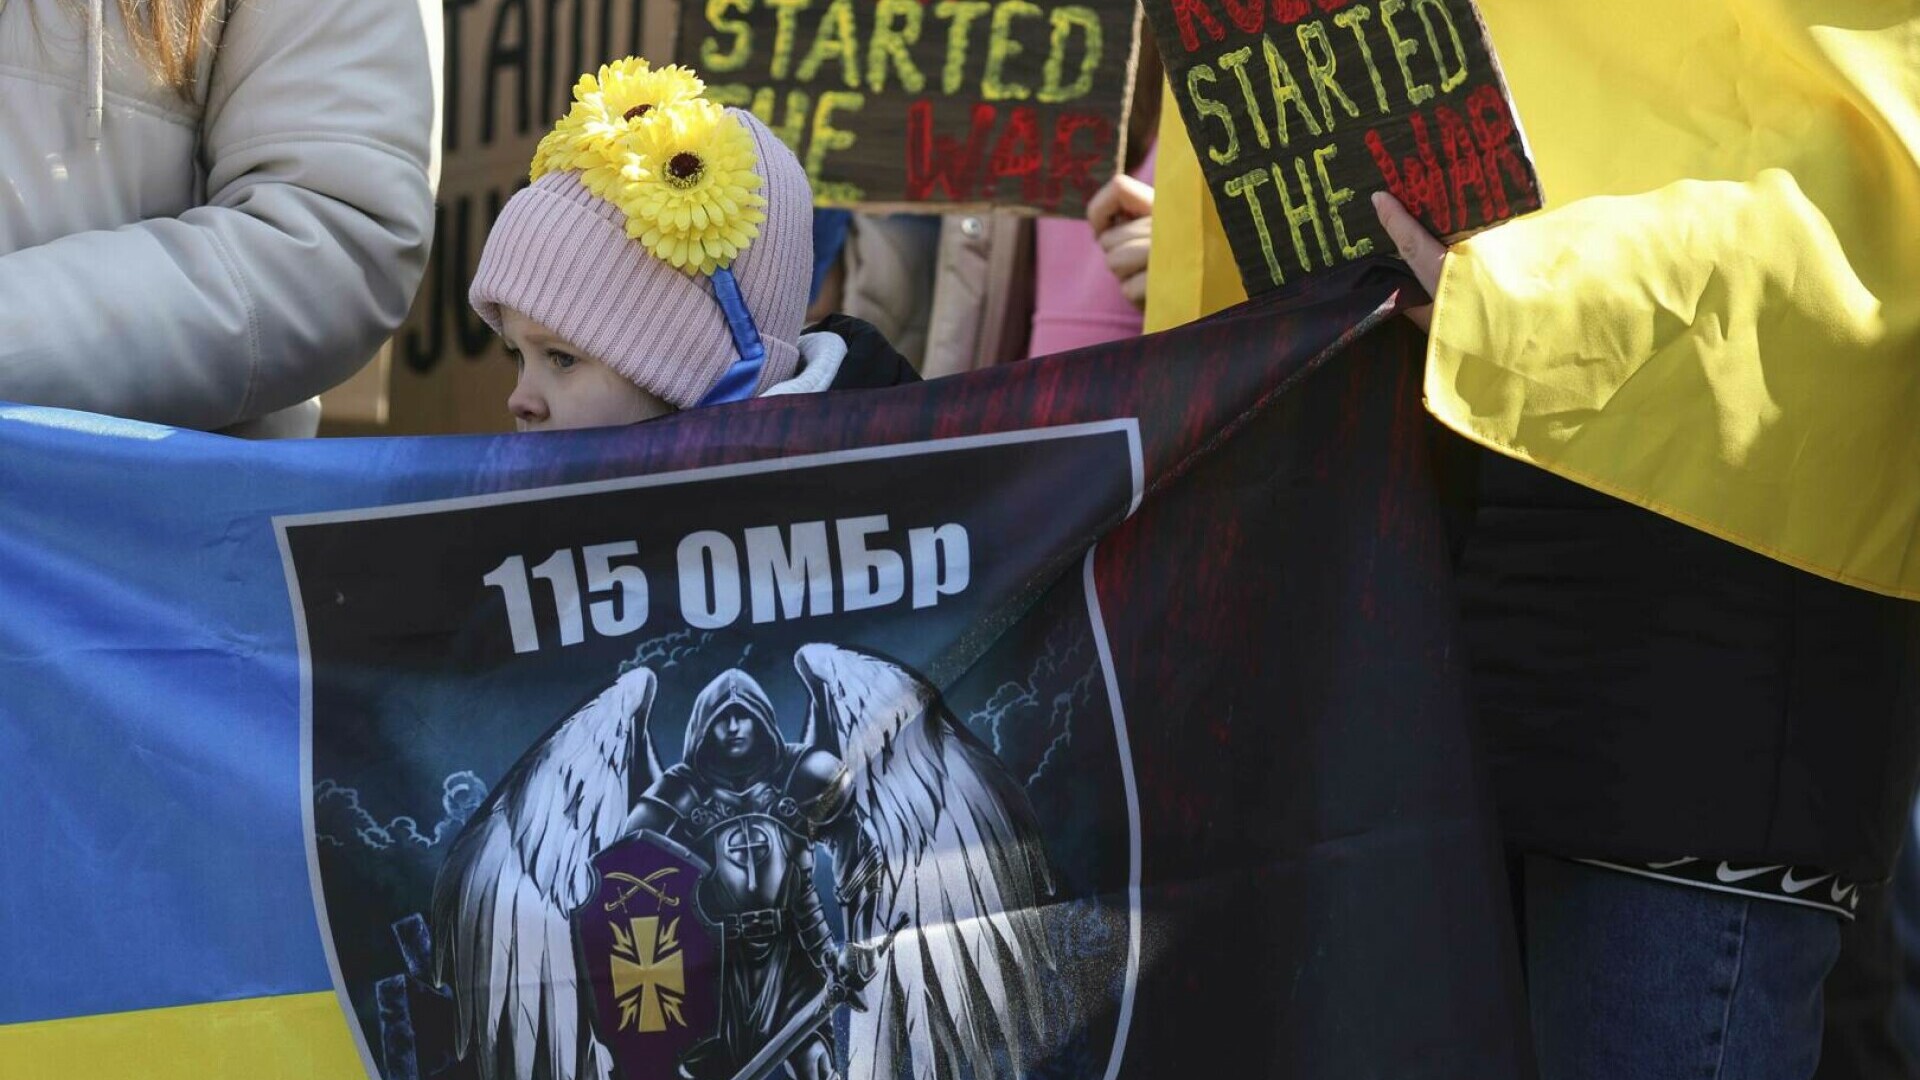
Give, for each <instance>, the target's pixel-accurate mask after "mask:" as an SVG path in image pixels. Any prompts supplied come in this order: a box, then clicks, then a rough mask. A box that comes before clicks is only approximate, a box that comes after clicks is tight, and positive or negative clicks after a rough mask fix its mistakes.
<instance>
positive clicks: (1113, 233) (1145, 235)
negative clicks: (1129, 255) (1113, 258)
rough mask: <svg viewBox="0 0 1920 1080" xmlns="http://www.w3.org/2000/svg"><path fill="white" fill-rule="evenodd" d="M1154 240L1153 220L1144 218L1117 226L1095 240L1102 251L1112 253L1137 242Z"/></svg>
mask: <svg viewBox="0 0 1920 1080" xmlns="http://www.w3.org/2000/svg"><path fill="white" fill-rule="evenodd" d="M1152 238H1153V219H1152V218H1150V217H1144V218H1134V219H1133V220H1131V221H1126V222H1122V223H1121V224H1119V225H1115V226H1114V227H1113V228H1111V229H1108V230H1107V231H1106V232H1103V233H1101V234H1100V235H1098V236H1096V237H1094V240H1095V241H1096V242H1097V243H1098V244H1099V245H1100V250H1102V251H1108V252H1110V251H1112V250H1113V249H1114V248H1117V247H1121V246H1123V245H1126V244H1131V243H1135V242H1137V241H1148V240H1151V239H1152Z"/></svg>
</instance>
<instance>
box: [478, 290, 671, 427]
mask: <svg viewBox="0 0 1920 1080" xmlns="http://www.w3.org/2000/svg"><path fill="white" fill-rule="evenodd" d="M500 336H501V337H502V338H504V339H505V340H506V343H507V350H508V351H509V352H510V353H512V354H513V359H514V363H515V364H516V365H517V366H518V367H519V369H520V381H519V382H518V383H516V384H515V385H514V388H513V393H512V394H511V395H509V396H508V397H507V411H508V412H511V413H513V426H514V428H515V430H518V431H560V430H563V429H566V428H589V427H615V426H618V425H621V424H637V423H639V422H640V421H642V420H651V419H653V418H654V417H656V416H665V415H666V414H668V413H670V412H673V411H674V409H673V406H672V405H669V404H667V403H666V402H664V401H662V400H660V399H659V398H657V397H654V396H653V395H652V394H649V393H647V392H646V391H645V390H642V389H640V388H639V387H638V386H635V385H634V384H632V383H630V382H628V381H627V380H626V379H625V378H624V377H623V376H621V375H620V373H619V372H616V371H614V370H613V369H612V368H610V367H608V366H607V365H606V364H603V363H601V362H600V361H599V360H596V359H594V358H593V357H591V356H588V355H587V354H586V353H585V352H583V351H582V350H580V349H578V348H576V347H575V346H573V345H572V344H569V343H568V341H567V339H565V338H563V337H561V336H560V335H559V334H556V333H554V332H553V331H551V330H549V329H547V328H546V327H544V326H541V325H540V324H539V323H537V322H534V321H533V320H532V319H529V318H527V317H526V316H525V315H522V314H520V313H519V312H518V311H515V310H513V309H512V308H510V307H503V308H501V309H500Z"/></svg>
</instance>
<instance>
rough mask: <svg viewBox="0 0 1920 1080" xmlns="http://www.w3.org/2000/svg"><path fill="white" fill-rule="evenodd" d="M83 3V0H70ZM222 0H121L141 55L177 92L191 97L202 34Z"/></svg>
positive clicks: (124, 14)
mask: <svg viewBox="0 0 1920 1080" xmlns="http://www.w3.org/2000/svg"><path fill="white" fill-rule="evenodd" d="M70 2H75V3H83V2H84V0H70ZM219 2H220V0H120V17H121V18H122V19H123V20H125V22H126V24H127V29H128V31H129V32H130V33H131V34H132V35H133V44H134V47H135V48H137V49H139V50H140V57H141V59H143V60H145V61H146V62H147V66H148V67H149V68H150V69H152V71H153V73H154V74H155V75H157V76H159V77H160V79H161V81H163V82H165V83H166V84H167V85H168V86H170V87H172V88H173V90H174V92H175V93H177V94H179V95H180V96H181V97H183V98H187V99H189V100H191V99H192V98H193V90H194V86H193V83H194V75H195V73H196V72H197V71H198V70H199V65H200V49H201V46H202V44H203V42H202V36H203V35H204V34H205V32H206V29H207V20H208V19H209V18H211V17H212V15H213V9H214V6H215V5H217V4H218V3H219Z"/></svg>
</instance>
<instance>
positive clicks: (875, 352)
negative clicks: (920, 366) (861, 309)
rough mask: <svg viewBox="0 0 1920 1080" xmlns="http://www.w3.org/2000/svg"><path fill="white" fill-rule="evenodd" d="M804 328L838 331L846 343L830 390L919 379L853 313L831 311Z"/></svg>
mask: <svg viewBox="0 0 1920 1080" xmlns="http://www.w3.org/2000/svg"><path fill="white" fill-rule="evenodd" d="M803 332H804V333H808V334H814V333H829V334H838V335H840V338H841V339H842V340H843V341H845V342H846V343H847V356H846V359H844V360H842V361H840V370H839V372H838V373H836V374H835V375H834V377H833V382H831V383H829V384H828V385H827V389H829V390H872V389H877V388H880V387H884V386H899V385H901V384H903V383H916V382H919V381H920V373H919V372H917V371H915V370H914V369H913V365H912V364H910V363H908V362H907V358H906V357H904V356H901V355H900V353H899V351H898V350H896V349H895V348H894V347H893V346H892V345H891V344H890V343H888V341H887V339H886V336H885V335H884V334H882V333H880V331H879V330H877V329H875V328H874V326H873V324H871V323H868V322H863V321H862V320H860V319H856V318H854V317H853V316H851V315H829V316H827V317H826V318H824V319H822V320H820V321H819V322H817V323H815V324H813V325H812V326H809V327H807V328H806V330H805V331H803Z"/></svg>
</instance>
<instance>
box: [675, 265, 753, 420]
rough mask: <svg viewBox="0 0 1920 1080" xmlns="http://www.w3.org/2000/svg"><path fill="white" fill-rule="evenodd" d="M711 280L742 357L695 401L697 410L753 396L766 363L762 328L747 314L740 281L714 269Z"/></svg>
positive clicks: (731, 275) (725, 272)
mask: <svg viewBox="0 0 1920 1080" xmlns="http://www.w3.org/2000/svg"><path fill="white" fill-rule="evenodd" d="M711 280H712V281H713V297H714V299H715V300H718V301H719V302H720V314H722V315H724V316H725V317H726V320H727V332H728V333H730V334H732V335H733V347H734V349H735V350H736V351H738V352H739V354H740V359H738V360H735V361H734V362H733V366H731V367H729V368H727V372H726V374H724V375H722V376H720V381H719V382H717V383H715V384H713V389H711V390H709V391H707V394H706V396H705V397H703V398H701V399H700V400H699V401H696V402H694V403H693V407H694V408H696V409H700V408H705V407H706V406H708V405H726V404H729V403H731V402H735V401H745V400H747V399H748V398H750V397H752V396H753V391H754V388H755V387H757V386H759V385H760V371H761V369H762V368H764V367H766V364H767V349H766V346H764V345H762V344H761V343H760V330H759V328H757V327H755V326H754V325H753V316H752V315H750V314H748V313H747V302H746V300H744V299H742V298H741V296H740V283H739V282H738V281H735V280H734V278H733V271H732V270H728V269H724V268H723V269H719V270H715V271H714V272H713V274H712V275H711Z"/></svg>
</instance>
